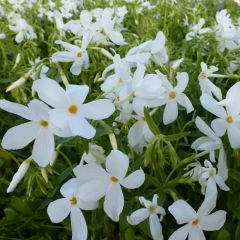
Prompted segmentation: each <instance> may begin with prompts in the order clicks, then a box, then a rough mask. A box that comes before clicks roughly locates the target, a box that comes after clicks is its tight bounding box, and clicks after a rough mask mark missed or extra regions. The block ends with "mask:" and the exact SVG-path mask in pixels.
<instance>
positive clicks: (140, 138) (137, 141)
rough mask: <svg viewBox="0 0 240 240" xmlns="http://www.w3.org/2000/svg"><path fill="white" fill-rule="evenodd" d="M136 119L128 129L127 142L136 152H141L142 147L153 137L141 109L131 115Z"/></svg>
mask: <svg viewBox="0 0 240 240" xmlns="http://www.w3.org/2000/svg"><path fill="white" fill-rule="evenodd" d="M133 117H134V118H135V119H136V120H137V121H136V122H135V123H134V124H133V125H132V126H131V128H130V129H129V131H128V142H129V144H130V146H131V147H133V148H134V150H135V151H136V152H138V153H142V150H143V147H146V145H147V143H148V142H150V141H151V140H152V139H153V138H154V134H153V133H152V132H151V130H150V128H149V126H148V124H147V122H146V120H145V118H144V114H143V111H141V112H140V111H139V112H138V113H137V115H134V116H133Z"/></svg>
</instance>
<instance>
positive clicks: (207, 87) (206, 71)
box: [198, 62, 222, 100]
mask: <svg viewBox="0 0 240 240" xmlns="http://www.w3.org/2000/svg"><path fill="white" fill-rule="evenodd" d="M201 69H202V71H201V73H200V74H199V76H198V80H199V85H200V88H201V91H202V94H204V93H205V94H209V95H211V94H213V95H214V96H215V97H216V98H217V99H218V100H222V92H221V89H220V88H219V87H217V86H216V85H215V84H213V83H212V82H211V81H210V80H209V78H210V77H215V76H214V74H213V73H214V72H216V71H218V68H217V67H215V66H210V68H208V66H207V64H206V63H204V62H201Z"/></svg>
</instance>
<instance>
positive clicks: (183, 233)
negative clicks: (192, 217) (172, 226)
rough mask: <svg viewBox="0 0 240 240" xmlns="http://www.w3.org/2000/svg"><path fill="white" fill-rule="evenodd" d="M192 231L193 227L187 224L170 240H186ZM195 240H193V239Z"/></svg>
mask: <svg viewBox="0 0 240 240" xmlns="http://www.w3.org/2000/svg"><path fill="white" fill-rule="evenodd" d="M190 229H191V225H190V224H187V225H185V226H183V227H181V228H179V229H178V230H176V231H175V232H174V233H173V234H172V235H171V236H170V238H169V239H168V240H186V238H187V236H188V234H189V231H190ZM189 240H190V239H189ZM191 240H193V239H191Z"/></svg>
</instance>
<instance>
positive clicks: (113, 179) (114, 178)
mask: <svg viewBox="0 0 240 240" xmlns="http://www.w3.org/2000/svg"><path fill="white" fill-rule="evenodd" d="M110 180H111V182H113V183H117V182H118V179H117V178H116V177H111V178H110Z"/></svg>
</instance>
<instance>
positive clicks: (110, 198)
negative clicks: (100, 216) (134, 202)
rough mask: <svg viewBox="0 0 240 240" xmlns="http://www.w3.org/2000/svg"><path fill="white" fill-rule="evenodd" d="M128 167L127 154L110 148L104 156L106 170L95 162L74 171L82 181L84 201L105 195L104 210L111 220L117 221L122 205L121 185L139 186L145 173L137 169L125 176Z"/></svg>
mask: <svg viewBox="0 0 240 240" xmlns="http://www.w3.org/2000/svg"><path fill="white" fill-rule="evenodd" d="M128 167H129V159H128V156H127V155H125V154H123V153H122V152H120V151H119V150H112V151H111V153H110V154H109V155H108V156H107V158H106V170H105V169H103V168H102V167H100V166H99V165H97V164H87V165H84V166H82V167H81V168H78V169H76V170H75V171H74V173H75V175H76V176H77V178H79V179H81V180H83V181H84V182H86V183H84V184H83V185H82V186H81V187H80V189H79V192H80V195H81V198H82V199H83V200H84V201H97V200H99V199H100V198H102V197H104V196H105V200H104V211H105V213H106V214H107V215H108V216H109V217H110V218H111V219H112V220H113V221H116V222H117V221H119V215H120V214H121V212H122V210H123V207H124V197H123V193H122V189H121V186H123V187H125V188H128V189H135V188H138V187H140V186H141V185H142V184H143V182H144V180H145V175H144V172H143V170H142V169H139V170H137V171H135V172H133V173H131V174H130V175H128V176H127V177H125V175H126V173H127V170H128Z"/></svg>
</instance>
